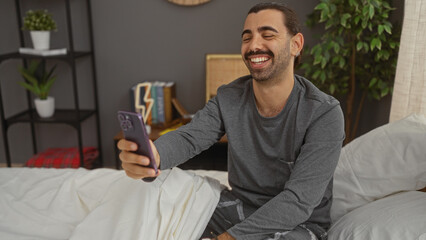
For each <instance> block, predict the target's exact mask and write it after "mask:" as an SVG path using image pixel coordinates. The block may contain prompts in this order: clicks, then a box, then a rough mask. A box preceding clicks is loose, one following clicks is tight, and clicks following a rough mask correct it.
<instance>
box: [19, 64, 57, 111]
mask: <svg viewBox="0 0 426 240" xmlns="http://www.w3.org/2000/svg"><path fill="white" fill-rule="evenodd" d="M55 68H56V65H55V66H53V67H52V68H51V69H50V70H49V71H47V70H46V60H40V61H37V60H33V61H31V62H30V65H29V67H28V68H24V67H20V68H19V72H20V73H21V75H22V76H23V77H24V78H25V79H26V80H27V81H26V82H19V84H20V85H21V86H23V87H24V88H26V89H27V90H29V91H31V92H32V93H34V95H36V96H37V98H35V99H34V104H35V107H36V110H37V113H38V114H39V116H40V117H43V118H48V117H51V116H52V115H53V114H54V111H55V98H53V97H52V96H49V91H50V88H51V87H52V85H53V83H54V82H55V80H56V76H53V75H52V74H53V71H54V70H55Z"/></svg>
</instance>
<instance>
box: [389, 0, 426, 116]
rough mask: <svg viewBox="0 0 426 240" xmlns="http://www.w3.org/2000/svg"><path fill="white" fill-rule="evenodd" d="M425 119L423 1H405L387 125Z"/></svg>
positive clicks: (425, 11) (425, 27) (425, 25)
mask: <svg viewBox="0 0 426 240" xmlns="http://www.w3.org/2000/svg"><path fill="white" fill-rule="evenodd" d="M411 113H422V114H424V115H426V1H425V0H405V13H404V22H403V28H402V34H401V44H400V48H399V56H398V63H397V68H396V75H395V85H394V92H393V96H392V105H391V113H390V118H389V121H390V122H392V121H396V120H399V119H401V118H404V117H406V116H408V115H410V114H411Z"/></svg>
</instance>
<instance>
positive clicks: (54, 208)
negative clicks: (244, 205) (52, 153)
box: [0, 168, 222, 240]
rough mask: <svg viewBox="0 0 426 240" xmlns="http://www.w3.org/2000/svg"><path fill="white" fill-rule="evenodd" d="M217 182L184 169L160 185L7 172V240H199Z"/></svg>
mask: <svg viewBox="0 0 426 240" xmlns="http://www.w3.org/2000/svg"><path fill="white" fill-rule="evenodd" d="M221 188H222V186H221V185H220V184H219V182H218V181H216V180H213V179H210V178H207V177H200V176H196V175H195V174H193V173H190V172H186V171H182V170H180V169H178V168H174V169H172V170H166V171H163V172H162V174H161V175H160V177H159V178H158V179H157V180H156V181H154V182H153V183H144V182H143V181H141V180H133V179H130V178H129V177H127V176H126V175H125V173H124V172H123V171H117V170H112V169H98V170H92V171H88V170H85V169H77V170H73V169H30V168H8V169H5V168H3V169H0V239H14V240H15V239H78V240H83V239H90V240H95V239H132V240H133V239H144V240H150V239H168V240H173V239H182V240H188V239H197V238H199V236H200V235H201V234H202V231H203V230H204V228H205V226H206V225H207V221H208V220H209V218H210V216H211V214H212V213H213V211H214V208H215V206H216V204H217V202H218V200H219V195H220V191H221Z"/></svg>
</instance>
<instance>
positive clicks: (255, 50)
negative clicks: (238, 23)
mask: <svg viewBox="0 0 426 240" xmlns="http://www.w3.org/2000/svg"><path fill="white" fill-rule="evenodd" d="M291 37H292V36H291V35H290V34H289V33H288V31H287V29H286V27H285V25H284V15H283V13H282V12H280V11H278V10H275V9H267V10H262V11H259V12H258V13H250V14H249V15H248V16H247V18H246V21H245V23H244V30H243V33H242V44H241V54H242V56H243V60H244V62H245V64H246V66H247V68H248V69H249V71H250V73H251V75H252V76H253V78H254V79H255V80H256V81H258V82H264V81H266V80H269V79H279V78H280V77H281V76H282V75H283V74H284V72H285V71H287V69H293V65H292V63H293V57H292V56H291V54H290V42H291ZM290 64H291V66H289V65H290ZM289 67H290V68H289Z"/></svg>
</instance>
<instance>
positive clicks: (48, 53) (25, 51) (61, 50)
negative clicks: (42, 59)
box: [19, 48, 67, 56]
mask: <svg viewBox="0 0 426 240" xmlns="http://www.w3.org/2000/svg"><path fill="white" fill-rule="evenodd" d="M19 53H21V54H29V55H38V56H56V55H66V54H67V49H66V48H58V49H47V50H39V49H34V48H19Z"/></svg>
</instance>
